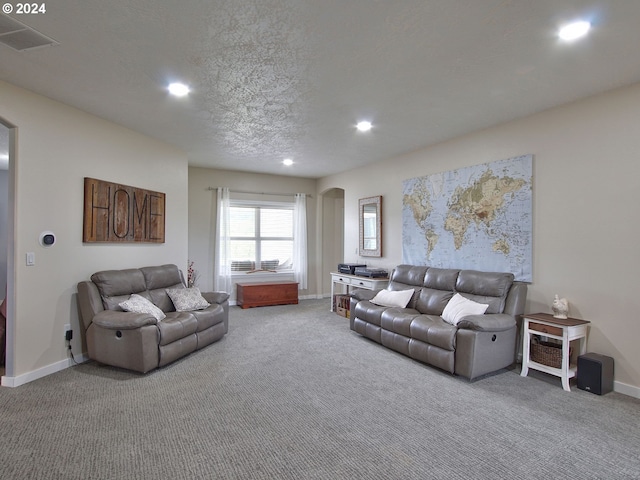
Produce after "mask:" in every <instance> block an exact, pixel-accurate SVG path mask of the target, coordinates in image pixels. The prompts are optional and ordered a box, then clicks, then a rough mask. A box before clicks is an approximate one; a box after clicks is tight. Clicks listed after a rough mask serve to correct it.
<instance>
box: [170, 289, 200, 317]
mask: <svg viewBox="0 0 640 480" xmlns="http://www.w3.org/2000/svg"><path fill="white" fill-rule="evenodd" d="M167 295H169V298H171V301H172V302H173V306H174V307H175V309H176V311H177V312H190V311H192V310H202V309H203V308H207V307H208V306H209V302H207V301H206V300H205V299H204V297H203V296H202V295H201V294H200V289H199V288H198V287H192V288H167Z"/></svg>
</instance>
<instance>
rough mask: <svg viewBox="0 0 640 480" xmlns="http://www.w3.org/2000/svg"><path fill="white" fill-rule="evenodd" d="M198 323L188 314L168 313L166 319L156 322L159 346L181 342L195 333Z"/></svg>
mask: <svg viewBox="0 0 640 480" xmlns="http://www.w3.org/2000/svg"><path fill="white" fill-rule="evenodd" d="M197 329H198V321H197V320H196V317H194V316H193V315H192V314H191V313H189V312H169V313H167V317H166V318H165V319H164V320H163V321H161V322H158V330H159V331H160V340H159V342H158V344H159V345H169V344H170V343H173V342H175V341H177V340H181V339H183V338H185V337H187V336H189V335H191V334H192V333H196V330H197Z"/></svg>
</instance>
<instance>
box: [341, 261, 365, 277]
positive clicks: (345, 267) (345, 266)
mask: <svg viewBox="0 0 640 480" xmlns="http://www.w3.org/2000/svg"><path fill="white" fill-rule="evenodd" d="M359 267H366V265H362V264H360V263H339V264H338V271H339V272H340V273H346V274H349V275H353V274H354V273H353V272H355V270H356V268H359Z"/></svg>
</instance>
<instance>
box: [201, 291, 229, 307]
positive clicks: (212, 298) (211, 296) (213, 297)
mask: <svg viewBox="0 0 640 480" xmlns="http://www.w3.org/2000/svg"><path fill="white" fill-rule="evenodd" d="M201 295H202V296H203V297H204V299H205V300H206V301H207V302H209V303H217V304H219V305H221V304H223V303H224V302H226V301H227V300H229V294H228V293H227V292H201Z"/></svg>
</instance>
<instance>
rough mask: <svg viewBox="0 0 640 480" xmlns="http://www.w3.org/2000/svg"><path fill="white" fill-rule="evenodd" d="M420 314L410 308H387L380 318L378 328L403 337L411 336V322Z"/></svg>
mask: <svg viewBox="0 0 640 480" xmlns="http://www.w3.org/2000/svg"><path fill="white" fill-rule="evenodd" d="M418 315H420V312H418V311H416V310H413V309H411V308H387V309H386V310H385V311H384V312H382V315H381V316H380V326H381V327H382V328H383V329H385V330H388V331H390V332H393V333H399V334H400V335H404V336H405V337H410V336H411V322H412V321H413V319H414V318H416V317H417V316H418Z"/></svg>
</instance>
